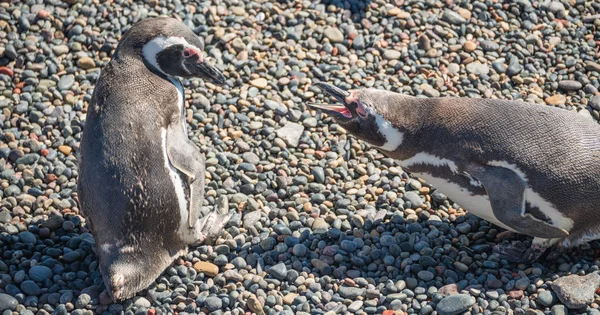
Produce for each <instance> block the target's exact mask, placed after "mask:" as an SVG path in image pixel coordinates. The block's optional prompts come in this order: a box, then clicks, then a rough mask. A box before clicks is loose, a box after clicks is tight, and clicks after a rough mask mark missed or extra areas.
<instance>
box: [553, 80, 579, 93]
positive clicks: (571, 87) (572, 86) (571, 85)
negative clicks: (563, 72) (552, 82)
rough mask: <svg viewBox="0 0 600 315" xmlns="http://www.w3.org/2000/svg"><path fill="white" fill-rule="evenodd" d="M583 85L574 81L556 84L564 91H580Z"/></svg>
mask: <svg viewBox="0 0 600 315" xmlns="http://www.w3.org/2000/svg"><path fill="white" fill-rule="evenodd" d="M582 87H583V84H581V82H579V81H574V80H563V81H560V82H558V88H559V89H561V90H565V91H578V90H581V88H582Z"/></svg>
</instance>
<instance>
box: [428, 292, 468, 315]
mask: <svg viewBox="0 0 600 315" xmlns="http://www.w3.org/2000/svg"><path fill="white" fill-rule="evenodd" d="M473 304H475V298H473V297H472V296H470V295H466V294H455V295H450V296H447V297H445V298H443V299H442V300H441V301H440V302H439V303H438V305H437V307H436V310H437V311H438V313H439V314H440V315H457V314H461V313H463V312H465V311H467V310H468V309H469V308H471V306H473Z"/></svg>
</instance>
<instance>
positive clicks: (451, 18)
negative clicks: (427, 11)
mask: <svg viewBox="0 0 600 315" xmlns="http://www.w3.org/2000/svg"><path fill="white" fill-rule="evenodd" d="M442 19H443V20H444V21H446V22H448V23H450V24H454V25H461V24H465V23H467V20H466V19H465V18H464V17H462V16H461V15H460V14H458V13H457V12H454V11H452V10H450V9H445V10H444V14H443V15H442Z"/></svg>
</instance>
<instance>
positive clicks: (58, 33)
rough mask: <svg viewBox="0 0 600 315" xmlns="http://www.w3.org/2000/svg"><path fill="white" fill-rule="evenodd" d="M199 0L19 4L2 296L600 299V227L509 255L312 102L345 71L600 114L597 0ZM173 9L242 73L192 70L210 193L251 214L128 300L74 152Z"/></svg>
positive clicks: (2, 300)
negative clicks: (136, 38) (540, 254)
mask: <svg viewBox="0 0 600 315" xmlns="http://www.w3.org/2000/svg"><path fill="white" fill-rule="evenodd" d="M195 3H196V1H184V0H173V1H170V0H169V1H166V0H146V1H125V0H109V1H97V0H94V1H92V0H63V1H60V0H44V1H42V0H22V1H8V2H7V1H2V2H0V109H1V110H2V112H1V113H0V122H1V124H2V125H1V128H2V129H1V136H0V139H1V141H0V159H2V163H0V185H1V187H0V197H1V201H0V259H1V260H0V314H2V315H10V314H19V315H29V314H49V313H52V314H68V313H71V314H78V315H80V314H92V313H99V314H109V313H125V314H150V315H153V314H166V313H174V312H175V313H178V314H192V313H204V314H208V313H211V314H245V313H249V312H252V313H255V314H342V313H355V314H365V313H366V314H375V313H377V314H381V313H384V314H394V313H396V314H405V313H408V314H433V313H437V314H460V313H462V312H465V311H468V312H470V313H471V314H475V313H484V314H505V313H507V312H512V313H514V314H583V313H587V314H598V313H600V312H599V311H598V304H599V303H600V299H599V297H598V295H597V294H596V293H595V291H596V289H597V288H598V285H599V284H600V276H598V275H597V271H598V270H599V266H600V262H599V261H597V260H596V258H595V257H597V256H598V253H599V250H600V243H598V242H591V243H589V244H586V245H585V246H582V247H581V248H578V249H575V250H572V251H569V252H564V253H563V252H556V251H555V252H554V253H553V255H552V257H549V258H547V259H543V260H541V261H539V262H538V263H534V264H532V265H514V264H509V263H507V262H506V261H502V260H499V259H498V257H496V255H494V254H493V253H492V245H493V244H495V243H496V242H497V238H498V237H499V236H500V235H502V234H500V233H501V232H502V230H501V229H499V228H497V227H495V226H492V225H490V224H489V223H487V222H485V221H482V220H479V219H478V218H476V217H474V216H472V215H470V214H465V212H464V211H463V210H462V209H460V208H459V207H458V205H455V204H452V203H451V202H450V201H449V200H448V199H447V198H446V196H445V195H444V193H443V192H442V191H436V190H435V188H434V187H430V186H428V185H427V184H426V183H422V182H420V181H418V180H417V179H414V178H410V176H409V175H408V174H406V173H405V172H403V170H402V169H401V168H400V167H398V166H396V165H395V164H394V163H393V161H391V160H390V159H387V158H384V157H383V156H382V155H381V154H379V153H377V151H375V150H373V149H372V148H370V147H368V146H366V145H365V144H364V143H362V142H359V141H357V140H356V139H354V138H352V137H350V136H348V135H346V134H345V132H344V131H343V130H342V129H341V128H339V127H338V126H336V125H335V124H334V123H333V122H332V120H331V119H330V118H327V117H325V116H322V115H321V114H317V113H316V112H314V111H309V110H307V108H306V106H305V105H304V104H305V103H306V102H315V101H316V102H324V101H325V100H324V99H322V96H321V95H320V93H319V90H318V89H317V88H315V87H311V83H312V82H314V81H327V82H330V83H334V84H336V85H338V86H340V87H343V88H351V87H378V88H382V89H388V90H393V91H398V92H402V93H405V94H411V95H420V96H424V97H435V96H461V97H487V98H502V99H523V100H526V101H528V102H530V103H536V104H537V105H534V104H532V105H531V106H557V107H561V108H564V109H565V110H571V111H578V112H579V113H580V114H581V115H584V116H586V117H589V118H590V119H598V118H599V117H600V112H599V110H600V96H599V95H598V94H599V93H598V88H599V87H600V82H599V81H598V77H599V75H600V56H599V53H598V51H599V50H598V45H600V41H599V40H600V35H599V28H600V14H598V13H597V12H600V2H598V1H597V0H596V1H584V0H564V1H550V0H543V1H530V0H516V1H509V2H506V3H503V2H501V1H496V0H483V1H474V0H473V1H471V0H462V1H453V0H446V1H439V0H426V1H420V0H419V1H417V0H410V1H409V0H389V1H387V0H373V1H367V2H366V3H365V2H363V1H356V0H348V1H341V0H334V1H325V2H319V1H308V0H297V1H274V0H273V1H265V0H255V1H239V0H224V1H219V0H214V1H212V3H211V2H208V1H207V2H202V3H201V4H198V5H196V4H195ZM158 15H169V16H177V17H180V18H181V19H182V20H183V21H184V22H185V23H186V24H187V25H188V26H189V27H191V28H192V29H194V30H195V31H196V32H197V33H198V34H199V35H201V36H203V37H204V38H205V42H206V51H207V54H208V56H210V57H211V59H212V61H213V62H215V63H216V64H217V66H218V67H219V68H220V69H221V70H222V71H223V73H224V74H225V75H226V76H227V77H228V78H229V79H228V81H229V84H230V86H231V87H230V88H222V87H215V86H213V85H211V84H209V83H206V82H203V81H201V80H186V81H184V85H185V87H186V98H187V101H188V104H187V105H188V108H187V114H188V116H187V117H188V123H189V128H190V137H191V138H192V139H193V141H195V142H196V143H197V144H198V146H199V147H200V148H201V149H202V151H203V152H205V153H206V157H207V162H206V163H207V174H208V176H210V180H209V181H208V184H207V187H206V190H207V192H206V196H207V204H208V205H210V206H211V207H212V206H213V205H215V204H216V203H217V202H219V203H221V204H223V203H228V204H229V206H230V207H231V208H234V209H238V214H237V215H236V216H235V217H234V218H233V219H232V221H231V222H230V224H229V225H228V227H227V230H226V233H225V234H226V235H225V237H224V238H223V239H221V240H220V241H219V242H218V244H216V245H215V246H200V247H198V248H191V249H190V251H189V254H188V255H187V256H185V257H182V258H181V259H179V260H178V261H176V263H174V264H173V266H172V267H171V268H169V269H168V270H166V271H165V273H164V274H163V275H162V276H161V277H159V278H158V279H157V280H156V282H155V284H153V285H152V286H151V287H150V288H149V289H148V290H147V291H144V292H140V294H139V296H138V297H136V298H134V299H131V300H128V301H125V302H123V303H121V304H111V302H110V299H108V298H107V296H106V295H105V294H102V293H101V292H102V290H103V285H102V279H101V276H100V273H99V271H98V262H97V260H96V258H95V255H94V251H93V250H94V249H93V243H94V241H93V238H92V237H91V235H90V234H89V232H88V230H87V229H86V226H85V219H84V218H83V217H81V216H80V214H79V213H80V211H79V209H78V206H77V202H76V194H75V191H76V180H77V175H78V171H77V161H76V154H77V151H78V146H79V140H80V137H81V131H82V128H83V127H84V123H85V113H86V110H87V106H88V102H89V101H90V97H91V93H92V91H93V88H94V82H95V80H96V79H97V78H98V74H99V73H100V70H101V69H102V67H103V66H104V65H105V64H106V63H107V62H108V61H109V60H110V59H109V58H110V55H111V52H112V50H113V49H114V48H115V47H116V44H117V42H118V39H119V38H120V36H121V34H123V32H124V31H126V30H127V28H128V27H129V26H130V25H131V24H132V23H133V22H135V21H138V20H140V19H142V18H146V17H152V16H158ZM156 154H160V153H159V152H157V153H156ZM574 154H576V152H574ZM565 158H568V157H565ZM503 234H504V233H503ZM508 239H509V240H512V239H520V240H527V238H525V237H520V236H511V237H509V238H508ZM563 276H569V277H567V278H561V277H563ZM558 279H560V280H558ZM557 280H558V281H557Z"/></svg>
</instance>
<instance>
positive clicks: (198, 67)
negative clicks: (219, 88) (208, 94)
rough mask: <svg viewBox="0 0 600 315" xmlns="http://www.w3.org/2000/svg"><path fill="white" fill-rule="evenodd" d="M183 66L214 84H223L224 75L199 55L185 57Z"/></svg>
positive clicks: (224, 80)
mask: <svg viewBox="0 0 600 315" xmlns="http://www.w3.org/2000/svg"><path fill="white" fill-rule="evenodd" d="M184 64H185V67H186V68H187V69H188V71H190V73H191V74H192V75H193V76H196V77H200V78H203V79H207V80H210V81H211V82H212V83H214V84H218V85H224V84H225V83H226V79H225V76H224V75H223V73H221V71H219V70H218V69H217V68H216V67H215V66H212V65H210V64H209V63H208V62H207V61H206V60H205V59H202V60H201V59H200V56H197V55H196V56H193V57H190V58H186V59H185V61H184Z"/></svg>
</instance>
